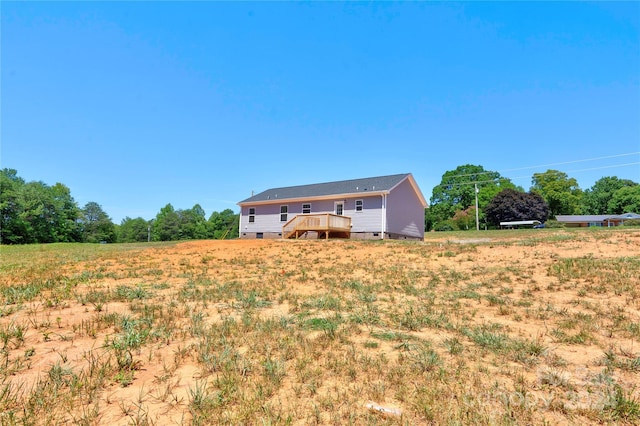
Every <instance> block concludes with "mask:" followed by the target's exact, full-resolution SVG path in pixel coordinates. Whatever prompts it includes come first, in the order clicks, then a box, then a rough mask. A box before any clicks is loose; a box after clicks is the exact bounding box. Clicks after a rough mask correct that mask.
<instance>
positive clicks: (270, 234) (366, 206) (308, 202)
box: [238, 173, 427, 240]
mask: <svg viewBox="0 0 640 426" xmlns="http://www.w3.org/2000/svg"><path fill="white" fill-rule="evenodd" d="M238 205H239V206H240V238H329V237H330V236H332V237H333V236H335V237H347V238H358V239H385V238H394V239H416V240H422V239H423V238H424V209H425V208H426V207H427V202H426V200H425V198H424V196H423V195H422V192H421V191H420V188H419V187H418V185H417V184H416V181H415V179H414V178H413V175H411V174H410V173H407V174H398V175H391V176H379V177H371V178H362V179H353V180H343V181H337V182H327V183H317V184H311V185H301V186H290V187H284V188H273V189H268V190H266V191H263V192H261V193H259V194H257V195H254V196H252V197H250V198H247V199H246V200H243V201H240V202H239V203H238Z"/></svg>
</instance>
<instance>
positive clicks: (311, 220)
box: [282, 213, 351, 239]
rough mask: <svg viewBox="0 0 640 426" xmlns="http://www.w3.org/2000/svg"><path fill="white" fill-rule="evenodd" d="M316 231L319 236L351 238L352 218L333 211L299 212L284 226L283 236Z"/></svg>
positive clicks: (298, 235) (297, 235)
mask: <svg viewBox="0 0 640 426" xmlns="http://www.w3.org/2000/svg"><path fill="white" fill-rule="evenodd" d="M309 232H316V233H317V234H318V238H325V239H329V238H350V237H351V218H350V217H347V216H338V215H335V214H331V213H324V214H299V215H297V216H296V217H294V218H293V219H291V220H290V221H289V222H287V223H285V224H284V226H283V227H282V238H295V239H298V238H299V237H301V236H303V235H305V234H307V233H309Z"/></svg>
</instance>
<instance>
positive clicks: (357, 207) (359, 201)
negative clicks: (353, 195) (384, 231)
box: [356, 200, 363, 212]
mask: <svg viewBox="0 0 640 426" xmlns="http://www.w3.org/2000/svg"><path fill="white" fill-rule="evenodd" d="M362 205H363V202H362V200H356V212H361V211H362Z"/></svg>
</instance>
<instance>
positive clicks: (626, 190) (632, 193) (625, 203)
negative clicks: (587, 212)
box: [607, 185, 640, 214]
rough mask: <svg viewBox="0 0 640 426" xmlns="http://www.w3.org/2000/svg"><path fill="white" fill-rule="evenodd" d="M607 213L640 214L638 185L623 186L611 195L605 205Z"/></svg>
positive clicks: (639, 190)
mask: <svg viewBox="0 0 640 426" xmlns="http://www.w3.org/2000/svg"><path fill="white" fill-rule="evenodd" d="M607 208H608V210H609V211H608V213H612V214H623V213H639V214H640V185H635V186H623V187H622V188H620V189H618V190H617V191H616V192H614V193H613V197H611V200H609V203H608V205H607Z"/></svg>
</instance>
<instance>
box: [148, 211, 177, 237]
mask: <svg viewBox="0 0 640 426" xmlns="http://www.w3.org/2000/svg"><path fill="white" fill-rule="evenodd" d="M151 229H152V232H151V238H152V239H153V241H177V240H179V239H180V215H178V213H177V212H176V210H175V209H174V208H173V206H172V205H171V203H169V204H167V205H166V206H164V207H163V208H161V209H160V212H158V214H157V215H156V219H155V221H154V222H153V225H152V227H151Z"/></svg>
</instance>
